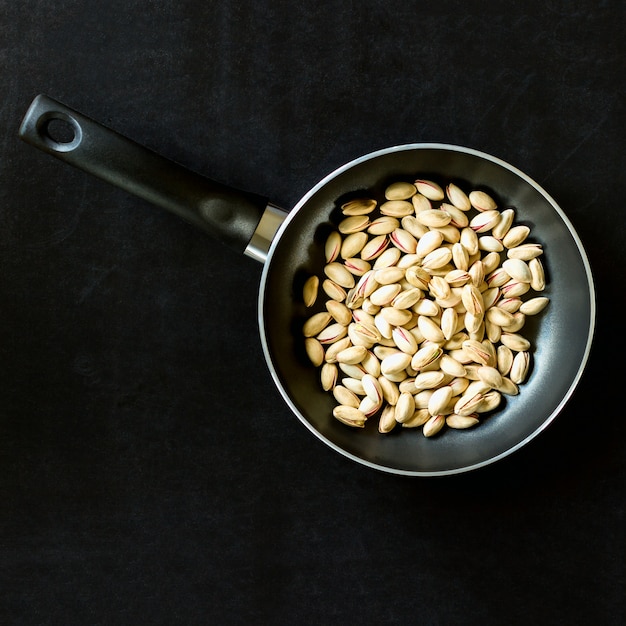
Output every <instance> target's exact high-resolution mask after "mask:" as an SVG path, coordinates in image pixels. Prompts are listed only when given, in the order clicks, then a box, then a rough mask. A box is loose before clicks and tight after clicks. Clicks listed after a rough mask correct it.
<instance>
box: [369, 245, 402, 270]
mask: <svg viewBox="0 0 626 626" xmlns="http://www.w3.org/2000/svg"><path fill="white" fill-rule="evenodd" d="M401 255H402V253H401V252H400V250H398V248H387V249H386V250H385V251H384V252H383V253H382V254H381V255H380V256H378V257H377V258H376V260H375V261H374V265H373V268H374V269H375V270H381V269H385V268H386V267H391V266H393V265H395V264H396V263H398V261H400V256H401ZM402 269H406V268H402Z"/></svg>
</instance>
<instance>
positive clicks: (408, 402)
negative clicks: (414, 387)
mask: <svg viewBox="0 0 626 626" xmlns="http://www.w3.org/2000/svg"><path fill="white" fill-rule="evenodd" d="M414 413H415V400H414V399H413V396H412V395H411V394H410V393H409V392H407V391H404V392H402V393H401V394H400V396H399V397H398V401H397V402H396V406H395V413H394V415H395V419H396V422H399V423H400V424H402V423H403V422H406V421H407V420H408V419H410V418H411V417H413V414H414Z"/></svg>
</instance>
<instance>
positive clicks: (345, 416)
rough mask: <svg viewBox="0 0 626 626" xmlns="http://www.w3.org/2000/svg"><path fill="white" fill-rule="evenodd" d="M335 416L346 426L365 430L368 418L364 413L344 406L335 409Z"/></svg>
mask: <svg viewBox="0 0 626 626" xmlns="http://www.w3.org/2000/svg"><path fill="white" fill-rule="evenodd" d="M333 416H334V417H335V418H336V419H338V420H339V421H340V422H342V423H343V424H346V426H352V427H354V428H364V427H365V422H366V421H367V416H366V415H365V414H364V413H363V412H362V411H359V409H355V408H354V407H352V406H344V405H342V404H340V405H338V406H336V407H335V408H334V409H333Z"/></svg>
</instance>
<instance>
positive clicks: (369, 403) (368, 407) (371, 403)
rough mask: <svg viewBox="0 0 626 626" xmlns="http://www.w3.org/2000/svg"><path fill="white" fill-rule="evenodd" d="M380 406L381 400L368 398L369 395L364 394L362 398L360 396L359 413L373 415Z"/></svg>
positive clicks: (366, 415) (367, 415)
mask: <svg viewBox="0 0 626 626" xmlns="http://www.w3.org/2000/svg"><path fill="white" fill-rule="evenodd" d="M381 406H382V401H381V402H376V401H375V400H372V398H370V397H369V396H365V397H364V398H362V400H361V403H360V404H359V411H361V413H363V414H364V415H365V417H372V415H375V414H376V413H377V412H378V411H379V410H380V407H381Z"/></svg>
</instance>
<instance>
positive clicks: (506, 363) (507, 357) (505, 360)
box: [496, 345, 514, 376]
mask: <svg viewBox="0 0 626 626" xmlns="http://www.w3.org/2000/svg"><path fill="white" fill-rule="evenodd" d="M496 354H497V361H496V362H497V367H498V371H499V372H500V374H502V376H506V375H507V374H508V373H509V371H510V370H511V366H512V365H513V358H514V357H513V351H512V350H511V348H508V347H507V346H505V345H501V346H498V350H497V352H496Z"/></svg>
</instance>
